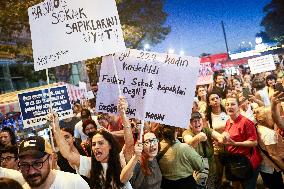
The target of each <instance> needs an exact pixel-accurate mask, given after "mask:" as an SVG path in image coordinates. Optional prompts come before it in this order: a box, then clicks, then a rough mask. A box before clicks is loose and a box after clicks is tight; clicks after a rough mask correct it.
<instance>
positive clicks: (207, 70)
mask: <svg viewBox="0 0 284 189" xmlns="http://www.w3.org/2000/svg"><path fill="white" fill-rule="evenodd" d="M213 74H214V72H213V70H212V68H211V63H210V62H204V63H200V68H199V75H198V79H197V85H205V84H209V83H212V82H213Z"/></svg>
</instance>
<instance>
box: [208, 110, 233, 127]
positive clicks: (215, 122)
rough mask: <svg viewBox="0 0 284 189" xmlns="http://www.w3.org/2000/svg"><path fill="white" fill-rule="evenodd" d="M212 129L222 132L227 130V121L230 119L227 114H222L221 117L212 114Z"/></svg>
mask: <svg viewBox="0 0 284 189" xmlns="http://www.w3.org/2000/svg"><path fill="white" fill-rule="evenodd" d="M211 118H212V128H213V129H214V130H220V129H223V128H225V125H226V122H227V120H228V119H229V118H230V117H229V116H228V115H227V114H226V113H225V112H221V113H220V114H219V115H216V114H213V113H211Z"/></svg>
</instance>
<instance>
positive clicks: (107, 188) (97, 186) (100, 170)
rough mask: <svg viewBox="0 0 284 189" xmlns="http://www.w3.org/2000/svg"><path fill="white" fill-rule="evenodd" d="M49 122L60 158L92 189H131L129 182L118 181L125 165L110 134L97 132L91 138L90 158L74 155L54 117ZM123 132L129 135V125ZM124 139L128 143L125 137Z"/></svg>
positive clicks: (102, 131)
mask: <svg viewBox="0 0 284 189" xmlns="http://www.w3.org/2000/svg"><path fill="white" fill-rule="evenodd" d="M50 120H51V123H52V127H53V130H54V138H55V140H56V143H57V144H58V147H59V150H60V152H61V154H62V156H63V157H64V158H66V159H67V160H68V162H69V163H70V164H72V165H75V167H76V169H77V173H79V174H80V175H84V176H86V177H88V178H89V179H90V187H91V188H92V189H132V187H131V185H130V183H129V182H126V183H122V182H121V181H120V173H121V170H122V168H123V167H124V166H125V164H126V163H125V161H124V158H120V156H119V147H118V143H117V141H116V140H115V139H114V137H113V136H112V134H111V133H109V132H107V131H104V130H100V131H98V132H97V133H96V134H95V135H94V136H93V137H92V143H91V145H92V153H91V157H87V156H82V155H79V154H77V153H74V152H73V151H72V150H71V148H70V147H69V145H68V144H67V142H66V140H64V138H63V137H62V133H61V131H60V129H59V125H58V119H57V117H56V115H50ZM124 132H130V133H131V126H130V124H125V125H124ZM125 138H126V139H125V140H126V141H128V139H127V136H126V135H125ZM125 156H126V155H125Z"/></svg>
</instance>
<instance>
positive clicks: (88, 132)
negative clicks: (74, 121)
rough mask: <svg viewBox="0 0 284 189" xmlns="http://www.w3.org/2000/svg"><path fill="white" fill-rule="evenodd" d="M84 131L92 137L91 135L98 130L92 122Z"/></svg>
mask: <svg viewBox="0 0 284 189" xmlns="http://www.w3.org/2000/svg"><path fill="white" fill-rule="evenodd" d="M84 131H85V133H86V135H88V136H89V138H91V137H93V136H94V133H95V132H96V128H95V126H94V125H93V124H92V123H90V124H88V125H87V126H86V128H85V129H84Z"/></svg>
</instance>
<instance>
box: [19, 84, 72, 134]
mask: <svg viewBox="0 0 284 189" xmlns="http://www.w3.org/2000/svg"><path fill="white" fill-rule="evenodd" d="M50 93H51V99H52V109H53V110H54V111H55V112H57V114H58V117H59V120H62V119H65V118H68V117H72V116H73V110H72V107H71V104H70V100H69V96H68V91H67V87H66V86H59V87H54V88H50ZM18 98H19V104H20V109H21V112H22V116H23V124H24V127H25V128H28V127H33V126H38V125H42V124H45V123H46V115H47V114H48V112H49V104H50V101H49V95H48V89H42V90H38V91H31V92H25V93H21V94H18Z"/></svg>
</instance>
